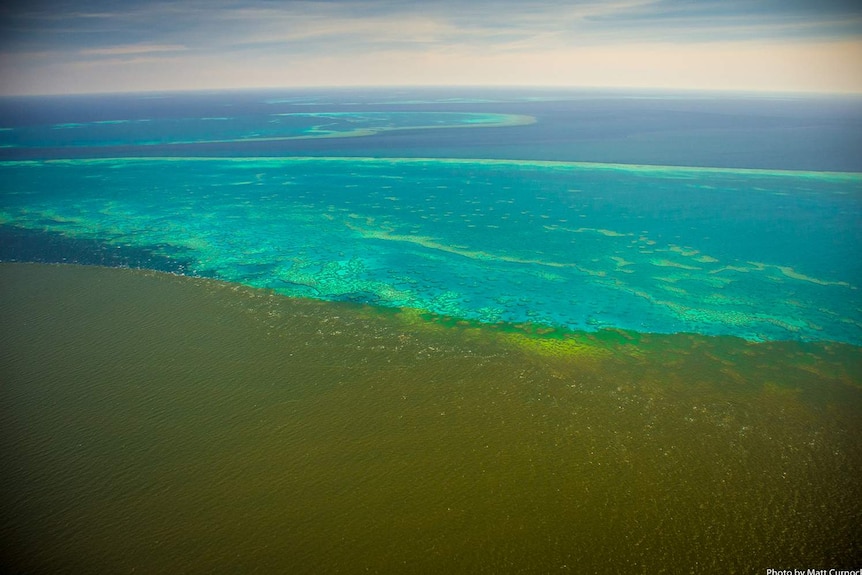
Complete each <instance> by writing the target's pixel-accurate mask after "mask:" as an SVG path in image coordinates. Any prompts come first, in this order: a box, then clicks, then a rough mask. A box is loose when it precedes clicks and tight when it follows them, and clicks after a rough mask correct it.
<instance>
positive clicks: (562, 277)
mask: <svg viewBox="0 0 862 575" xmlns="http://www.w3.org/2000/svg"><path fill="white" fill-rule="evenodd" d="M860 150H862V100H859V99H858V98H849V97H837V96H836V97H826V96H806V97H801V96H787V95H784V96H778V95H773V96H766V95H745V94H712V93H697V92H693V93H665V92H654V93H647V92H627V91H598V90H580V91H564V90H538V89H533V90H514V89H509V90H504V89H483V90H480V89H455V88H447V89H442V88H440V89H399V90H395V89H387V90H383V89H376V90H371V89H368V90H347V89H344V90H301V91H300V90H295V91H266V92H263V91H258V92H212V93H176V94H134V95H99V96H95V95H94V96H68V97H31V98H6V99H2V100H0V194H2V203H0V261H2V262H6V263H3V264H0V280H2V288H0V289H2V291H0V293H2V295H3V297H2V301H3V308H2V317H3V319H2V325H4V328H3V332H2V337H3V346H2V348H3V349H4V353H3V356H2V358H0V361H2V363H0V368H2V373H3V380H4V394H3V410H2V417H3V423H2V425H3V430H4V433H3V437H4V447H3V453H4V455H5V456H6V459H7V461H9V462H10V464H9V465H7V470H6V471H4V472H3V473H0V476H2V485H3V489H4V493H6V495H5V496H4V499H3V504H4V505H3V516H2V517H3V523H2V526H0V529H2V533H3V539H4V542H5V545H4V547H5V549H6V551H5V552H4V558H5V559H6V562H7V564H9V565H11V566H12V567H13V568H14V569H17V570H18V571H20V572H57V571H74V572H93V573H100V572H111V573H113V572H130V571H133V570H136V571H144V572H165V571H180V572H188V573H192V572H202V573H203V572H207V573H212V572H236V571H237V570H241V571H246V570H247V571H254V570H257V571H258V572H308V573H317V572H356V571H363V570H366V571H371V572H381V573H382V572H404V573H408V572H409V573H418V572H431V571H436V572H439V571H441V570H443V571H447V572H469V573H475V572H488V573H504V572H525V573H526V572H535V573H547V572H551V571H554V572H557V571H560V572H591V573H604V572H619V571H620V570H621V569H633V570H636V571H642V572H650V573H654V572H655V573H658V572H667V573H677V572H681V571H685V572H690V571H697V572H715V573H727V572H754V571H761V570H765V569H768V568H776V569H778V568H787V567H796V568H815V567H816V568H828V567H848V568H849V567H854V566H857V567H858V564H857V563H858V560H859V559H860V558H862V550H860V546H859V541H860V538H859V536H860V534H862V533H860V531H859V528H858V525H859V520H858V519H859V517H860V515H862V507H860V505H859V503H858V501H862V497H860V495H862V494H860V493H859V488H858V486H857V483H858V482H857V481H854V478H856V477H858V475H859V472H860V471H862V440H860V438H862V435H860V433H859V432H860V431H862V430H860V428H859V422H860V421H862V419H860V415H862V374H860V365H862V362H860V359H862V356H860V347H859V346H860V345H862V297H860V295H859V286H860V283H862V225H860V223H862V154H860V153H859V151H860ZM57 264H63V265H57Z"/></svg>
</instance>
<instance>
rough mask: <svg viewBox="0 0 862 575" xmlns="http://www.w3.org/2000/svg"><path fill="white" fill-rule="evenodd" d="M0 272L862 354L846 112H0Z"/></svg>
mask: <svg viewBox="0 0 862 575" xmlns="http://www.w3.org/2000/svg"><path fill="white" fill-rule="evenodd" d="M0 128H2V130H0V146H2V147H0V190H2V198H3V200H2V205H0V209H2V212H0V218H2V220H0V221H2V230H0V232H2V235H0V240H2V250H0V256H2V257H3V258H4V259H17V260H37V261H79V262H82V263H103V264H107V265H134V266H144V267H153V268H157V269H166V270H170V271H176V272H180V273H189V274H195V275H206V276H211V277H217V278H221V279H225V280H229V281H235V282H240V283H245V284H248V285H253V286H256V287H265V288H269V289H274V290H277V291H279V292H281V293H285V294H288V295H295V296H304V297H313V298H320V299H330V300H349V301H357V302H364V303H372V304H376V305H383V306H390V307H413V308H420V309H424V310H429V311H433V312H435V313H439V314H444V315H451V316H457V317H465V318H470V319H475V320H480V321H484V322H499V321H505V322H515V323H518V322H524V321H528V322H533V323H538V324H543V325H553V326H564V327H567V328H573V329H586V330H592V329H598V328H602V327H620V328H626V329H633V330H640V331H656V332H698V333H704V334H726V335H737V336H741V337H745V338H748V339H752V340H763V339H779V340H780V339H803V340H836V341H846V342H851V343H856V344H859V343H862V311H860V310H862V299H860V296H859V290H858V287H859V285H860V283H862V263H860V262H862V250H860V246H862V231H860V230H862V225H860V222H862V175H860V173H859V172H862V154H860V150H862V102H860V100H858V99H856V100H854V99H845V98H837V97H836V98H826V97H819V98H790V97H781V98H779V97H765V96H759V97H750V96H749V97H743V96H726V95H725V96H716V95H712V94H697V93H693V94H643V93H640V94H634V93H626V92H609V93H600V92H590V91H586V92H585V91H581V92H562V91H529V92H528V91H513V90H508V91H506V90H485V91H478V90H454V89H453V90H401V91H380V90H377V91H375V90H365V91H361V90H360V91H356V90H335V91H328V92H323V91H320V92H315V91H300V92H237V93H208V94H163V95H152V94H150V95H126V96H119V95H115V96H76V97H62V98H61V97H50V98H49V97H44V98H15V99H6V100H3V101H0Z"/></svg>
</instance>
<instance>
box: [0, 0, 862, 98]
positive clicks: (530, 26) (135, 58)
mask: <svg viewBox="0 0 862 575" xmlns="http://www.w3.org/2000/svg"><path fill="white" fill-rule="evenodd" d="M4 6H5V7H4V8H0V75H2V78H3V80H4V81H3V82H2V84H0V90H3V91H5V92H7V93H9V92H12V91H18V92H21V91H33V90H38V91H46V90H47V91H60V92H62V91H64V90H69V89H72V88H70V86H72V85H74V86H75V89H81V87H82V86H86V87H87V89H89V90H99V89H104V90H130V89H145V88H142V86H144V87H145V86H146V85H147V84H146V83H147V82H152V84H151V86H152V89H167V88H183V87H187V88H196V87H208V88H209V87H241V86H249V87H251V86H260V85H262V84H267V85H270V86H276V85H300V84H303V83H305V84H327V85H331V84H332V83H337V82H339V81H343V82H349V83H351V84H356V83H361V82H364V83H366V84H380V83H388V82H396V83H402V84H404V83H423V84H427V83H446V84H452V83H470V84H475V83H481V82H486V83H492V84H500V83H510V84H528V83H543V84H561V83H569V84H573V85H578V84H581V85H584V84H589V85H597V83H601V82H610V83H612V85H644V86H646V85H654V86H659V87H660V86H671V85H672V86H675V87H680V86H682V85H683V84H684V82H686V81H687V82H689V84H688V85H689V87H692V88H696V87H704V86H712V85H714V84H715V82H712V81H710V80H709V78H708V77H707V76H706V75H705V74H703V73H700V72H698V71H697V69H698V68H699V67H700V68H703V66H702V65H701V64H699V63H698V60H697V58H698V57H700V58H702V60H701V62H710V67H711V68H713V69H715V70H722V71H723V72H722V74H724V75H725V76H726V78H727V85H728V86H733V87H737V88H740V87H744V84H745V81H747V82H749V84H750V86H752V87H755V86H756V87H757V88H756V89H766V88H765V87H766V86H768V85H769V83H770V81H771V82H772V85H773V86H774V87H775V89H788V87H793V86H801V87H803V88H801V89H812V85H813V82H814V80H812V78H813V77H814V72H813V71H806V70H801V69H799V70H796V72H795V74H796V76H797V79H796V80H794V79H793V78H791V76H793V73H791V72H790V71H788V68H793V67H794V66H802V65H803V63H804V62H807V64H806V65H816V66H819V67H820V68H821V69H820V70H819V71H818V73H819V74H820V76H819V78H820V79H819V81H821V82H822V89H823V90H830V89H841V90H847V89H848V86H850V85H858V89H857V90H858V91H862V79H860V78H859V73H858V72H854V70H853V68H852V66H850V65H849V64H848V63H847V62H848V60H847V58H849V57H850V56H848V54H855V52H853V50H852V49H849V51H848V49H845V48H846V47H847V46H852V45H855V44H854V43H856V42H859V41H862V3H859V2H854V1H852V0H848V1H841V0H819V1H818V2H816V3H815V2H813V1H808V0H698V1H693V0H595V1H579V2H572V1H570V0H533V1H530V2H523V1H522V0H517V1H516V0H493V1H492V0H484V1H483V0H473V1H465V0H426V1H424V2H405V1H403V0H399V1H396V0H315V1H310V0H185V1H183V2H175V1H168V0H126V1H125V2H123V3H117V2H115V1H114V0H81V1H76V2H73V1H71V0H30V1H29V2H28V3H26V4H25V3H23V2H21V3H20V4H19V6H18V7H17V8H9V5H8V4H7V5H4ZM752 46H756V47H757V48H756V49H755V48H752ZM840 46H844V47H845V48H840ZM806 50H808V51H809V52H810V54H811V56H810V57H809V58H807V59H806V58H805V57H803V56H802V54H804V53H805V52H806ZM779 53H780V54H784V55H785V57H787V58H788V60H787V61H785V62H783V63H782V62H779V61H777V60H775V59H773V60H770V62H771V64H770V65H769V66H767V65H766V64H765V62H766V59H767V55H768V54H779ZM827 54H829V55H830V56H827ZM829 57H833V58H836V59H837V60H836V61H833V62H832V63H829V60H828V58H829ZM591 59H592V62H593V63H591ZM594 62H602V63H603V66H605V69H604V70H601V69H599V67H598V66H597V65H595V64H594ZM811 62H816V64H811ZM753 63H759V64H757V67H758V69H759V70H760V72H759V73H760V74H761V76H756V75H746V74H744V73H743V71H744V70H748V69H750V68H752V66H754V64H753ZM112 66H114V67H116V68H112ZM121 66H125V67H124V68H122V69H119V68H120V67H121ZM157 66H163V68H164V69H163V70H162V74H161V75H159V74H158V70H156V67H157ZM686 67H690V69H686ZM734 67H736V68H737V72H735V75H734V74H731V71H730V70H731V69H732V68H734ZM857 67H858V66H857ZM82 69H86V70H91V71H92V70H100V76H97V75H94V76H93V77H92V78H90V79H88V80H83V79H76V80H72V78H73V77H74V75H75V74H81V73H82V72H81V71H82ZM827 72H828V73H827ZM94 74H95V73H94ZM135 74H138V76H136V75H135ZM85 75H86V74H85ZM842 75H843V77H841V76H842ZM744 78H747V80H745V81H743V79H744ZM854 83H855V84H854ZM28 86H29V87H28ZM52 86H53V87H52Z"/></svg>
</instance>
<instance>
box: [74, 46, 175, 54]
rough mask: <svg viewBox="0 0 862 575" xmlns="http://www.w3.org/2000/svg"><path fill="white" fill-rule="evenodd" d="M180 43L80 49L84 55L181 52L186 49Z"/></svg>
mask: <svg viewBox="0 0 862 575" xmlns="http://www.w3.org/2000/svg"><path fill="white" fill-rule="evenodd" d="M187 49H188V48H187V47H186V46H183V45H181V44H126V45H121V46H109V47H106V48H89V49H84V50H80V52H79V53H80V54H82V55H84V56H123V55H127V54H132V55H136V54H150V53H153V52H182V51H183V50H187Z"/></svg>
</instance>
